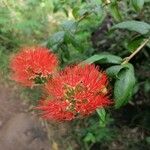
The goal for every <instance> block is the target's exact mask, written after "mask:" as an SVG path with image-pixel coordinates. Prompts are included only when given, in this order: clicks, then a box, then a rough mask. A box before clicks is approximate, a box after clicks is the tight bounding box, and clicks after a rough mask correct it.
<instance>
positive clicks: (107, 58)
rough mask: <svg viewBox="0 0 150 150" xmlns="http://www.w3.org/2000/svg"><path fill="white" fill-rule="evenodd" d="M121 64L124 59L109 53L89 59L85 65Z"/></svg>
mask: <svg viewBox="0 0 150 150" xmlns="http://www.w3.org/2000/svg"><path fill="white" fill-rule="evenodd" d="M121 62H122V58H121V57H119V56H115V55H112V54H108V53H101V54H96V55H93V56H91V57H89V58H88V59H86V60H85V61H84V62H83V63H88V64H92V63H97V64H103V63H110V64H120V63H121Z"/></svg>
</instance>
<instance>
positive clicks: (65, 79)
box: [38, 64, 111, 120]
mask: <svg viewBox="0 0 150 150" xmlns="http://www.w3.org/2000/svg"><path fill="white" fill-rule="evenodd" d="M107 85H108V79H107V75H106V74H105V72H102V71H99V68H98V67H95V66H94V65H88V64H87V65H77V66H74V67H67V68H66V69H65V70H64V71H62V72H60V73H59V75H57V76H55V77H54V78H53V79H52V80H50V81H49V82H48V83H47V84H46V86H45V89H46V92H47V93H48V95H49V98H48V100H42V103H40V104H39V106H38V109H40V110H42V111H43V116H44V118H47V119H53V120H72V119H74V118H81V117H84V116H87V115H90V114H92V113H93V112H95V110H96V109H97V108H100V107H104V106H107V105H109V104H110V103H111V102H110V100H109V96H108V90H107ZM58 116H59V117H58Z"/></svg>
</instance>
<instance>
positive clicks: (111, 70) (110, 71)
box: [106, 65, 124, 78]
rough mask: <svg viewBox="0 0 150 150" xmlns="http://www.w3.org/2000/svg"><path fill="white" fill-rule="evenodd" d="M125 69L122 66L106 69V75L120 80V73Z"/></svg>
mask: <svg viewBox="0 0 150 150" xmlns="http://www.w3.org/2000/svg"><path fill="white" fill-rule="evenodd" d="M123 68H124V66H122V65H115V66H111V67H109V68H107V69H106V73H107V74H108V76H109V77H112V78H118V73H119V72H120V71H121V70H122V69H123Z"/></svg>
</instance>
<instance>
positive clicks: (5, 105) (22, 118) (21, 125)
mask: <svg viewBox="0 0 150 150" xmlns="http://www.w3.org/2000/svg"><path fill="white" fill-rule="evenodd" d="M0 83H1V84H0V150H49V149H50V146H51V145H50V143H49V141H48V138H47V134H46V132H45V131H44V130H45V129H44V127H43V126H42V125H41V123H40V121H39V119H38V118H37V117H36V116H35V115H34V114H31V112H29V111H28V107H29V106H28V105H27V104H25V102H23V100H21V99H20V97H19V94H17V92H16V91H17V90H16V87H15V86H13V85H9V86H8V85H4V84H3V83H2V82H0Z"/></svg>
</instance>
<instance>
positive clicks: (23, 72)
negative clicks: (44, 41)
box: [10, 47, 58, 86]
mask: <svg viewBox="0 0 150 150" xmlns="http://www.w3.org/2000/svg"><path fill="white" fill-rule="evenodd" d="M57 64H58V61H57V58H56V56H55V55H54V54H53V53H52V52H50V51H49V50H48V49H47V48H44V47H31V48H23V49H22V50H21V51H20V52H19V53H18V54H16V55H15V56H14V57H13V58H12V60H11V64H10V67H11V69H12V71H13V75H12V78H13V79H14V80H15V81H17V82H20V83H21V84H23V85H25V86H33V85H34V84H36V83H40V82H44V81H45V79H46V78H48V77H49V75H51V74H52V73H53V72H54V71H55V69H56V67H57Z"/></svg>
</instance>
